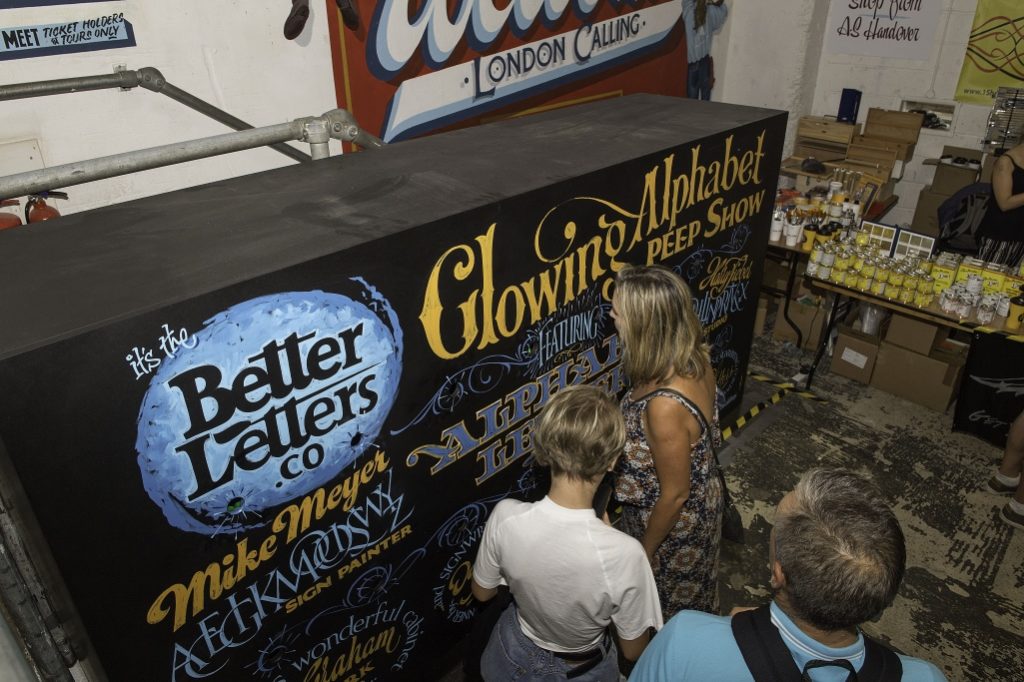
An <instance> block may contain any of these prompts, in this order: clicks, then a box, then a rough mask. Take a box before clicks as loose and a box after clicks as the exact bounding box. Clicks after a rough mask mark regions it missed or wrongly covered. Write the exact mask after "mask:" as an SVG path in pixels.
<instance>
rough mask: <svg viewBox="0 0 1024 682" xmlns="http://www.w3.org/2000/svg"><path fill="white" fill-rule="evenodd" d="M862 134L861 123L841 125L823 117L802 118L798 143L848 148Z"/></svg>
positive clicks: (799, 124) (797, 136) (798, 132)
mask: <svg viewBox="0 0 1024 682" xmlns="http://www.w3.org/2000/svg"><path fill="white" fill-rule="evenodd" d="M858 133H860V124H859V123H840V122H839V121H836V120H835V119H830V118H825V117H823V116H801V117H800V120H799V121H798V122H797V126H796V139H797V141H798V142H810V141H812V140H813V141H816V142H826V143H831V144H833V145H841V146H844V147H845V146H846V145H849V144H850V140H852V139H853V136H854V135H857V134H858Z"/></svg>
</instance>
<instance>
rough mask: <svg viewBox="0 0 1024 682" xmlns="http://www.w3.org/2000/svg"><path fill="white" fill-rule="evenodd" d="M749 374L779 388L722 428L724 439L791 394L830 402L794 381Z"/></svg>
mask: <svg viewBox="0 0 1024 682" xmlns="http://www.w3.org/2000/svg"><path fill="white" fill-rule="evenodd" d="M748 376H749V377H750V378H751V379H755V380H757V381H760V382H762V383H766V384H769V385H771V386H774V387H775V388H777V389H779V390H777V391H775V393H773V394H772V395H771V396H769V397H768V399H767V400H763V401H761V402H759V403H757V404H755V405H754V406H753V407H751V408H750V409H749V410H747V411H746V413H745V414H742V415H740V416H739V417H737V418H736V421H735V422H733V424H732V425H731V426H728V427H726V428H724V429H722V440H729V438H731V437H732V436H734V435H735V434H736V433H737V432H739V431H740V430H741V429H742V428H743V427H744V426H746V425H747V424H749V423H750V422H751V421H752V420H753V419H754V417H756V416H757V415H759V414H761V413H762V412H764V411H765V410H767V409H768V408H769V407H771V406H772V405H777V404H778V403H779V402H780V401H781V400H782V399H783V398H785V397H786V396H787V395H789V394H792V395H798V396H800V397H801V398H805V399H807V400H816V401H819V402H828V401H827V400H825V398H822V397H820V396H818V395H816V394H814V393H812V392H810V391H804V390H801V389H798V388H797V387H796V384H794V383H793V382H792V381H779V380H777V379H775V377H770V376H768V375H767V374H757V373H755V372H750V373H749V374H748Z"/></svg>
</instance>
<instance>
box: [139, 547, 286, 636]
mask: <svg viewBox="0 0 1024 682" xmlns="http://www.w3.org/2000/svg"><path fill="white" fill-rule="evenodd" d="M276 551H277V537H276V536H274V535H271V536H270V537H268V538H266V539H265V540H264V541H263V544H261V545H260V548H259V550H255V549H249V539H248V538H244V539H242V541H241V542H239V543H238V545H237V547H236V548H235V552H233V553H231V554H227V555H225V556H224V558H223V559H221V560H220V561H219V562H217V561H214V562H212V563H211V564H210V565H209V566H207V567H206V570H203V571H196V572H195V574H193V576H192V579H191V580H190V581H189V583H188V586H185V585H183V584H181V583H176V584H174V585H171V586H170V587H168V588H167V589H166V590H164V591H163V592H161V593H160V596H159V597H157V598H156V600H155V601H154V602H153V604H152V605H151V606H150V607H149V612H148V613H147V614H146V622H147V623H149V624H150V625H156V624H157V623H159V622H160V621H162V620H163V619H164V618H166V617H167V614H168V613H170V612H171V611H172V610H173V611H174V619H173V621H172V622H173V626H174V630H175V631H177V630H178V628H180V627H181V626H182V625H184V624H185V618H186V614H187V613H188V610H189V608H188V607H189V604H190V603H191V605H192V610H191V615H192V616H195V615H196V614H197V613H199V612H200V611H202V610H203V609H204V608H206V596H207V594H209V597H210V599H211V600H212V599H217V598H218V597H220V595H221V593H222V592H223V591H224V590H230V589H231V588H232V587H234V586H235V585H236V584H237V583H238V582H239V581H241V580H242V578H244V577H245V576H246V575H247V574H248V573H249V572H250V571H254V570H256V568H258V567H259V565H260V564H261V563H263V562H264V561H266V560H267V559H269V558H271V557H272V556H274V553H275V552H276ZM236 558H237V560H236ZM232 564H234V565H232ZM222 566H223V567H222ZM169 597H173V601H172V606H171V607H170V608H168V607H167V606H166V604H165V602H167V600H168V598H169Z"/></svg>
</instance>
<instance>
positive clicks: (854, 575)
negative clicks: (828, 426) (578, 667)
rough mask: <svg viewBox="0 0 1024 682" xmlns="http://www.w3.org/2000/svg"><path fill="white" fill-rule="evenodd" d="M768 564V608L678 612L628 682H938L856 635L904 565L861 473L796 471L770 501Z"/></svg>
mask: <svg viewBox="0 0 1024 682" xmlns="http://www.w3.org/2000/svg"><path fill="white" fill-rule="evenodd" d="M768 562H769V568H770V570H771V579H770V584H771V587H772V592H773V599H772V602H771V604H770V605H767V606H762V607H760V608H754V609H736V610H735V611H734V615H733V617H732V618H728V617H724V616H712V615H709V614H706V613H700V612H697V611H683V612H681V613H679V614H678V615H677V616H676V617H675V618H673V619H672V620H671V621H669V622H668V623H667V624H666V625H665V627H664V629H662V631H661V632H660V633H659V634H658V635H657V637H655V638H654V640H653V641H652V642H651V644H650V645H649V646H648V647H647V650H646V651H645V652H644V654H643V656H642V657H641V658H640V660H639V661H638V662H637V665H636V668H635V669H634V670H633V674H632V675H631V676H630V678H629V679H630V682H654V681H657V680H701V681H703V680H729V681H730V682H731V681H734V680H735V681H737V682H742V681H748V680H754V681H755V682H761V680H773V681H774V680H779V681H782V682H784V681H787V680H813V681H814V682H826V681H827V682H832V681H833V680H836V681H838V680H859V681H860V682H869V681H874V680H880V681H881V680H890V679H892V680H899V679H903V680H910V681H918V680H926V681H936V680H945V679H946V678H945V676H944V675H943V674H942V673H941V672H939V670H938V669H937V668H936V667H935V666H934V665H932V664H931V663H928V662H926V661H922V660H920V659H917V658H911V657H909V656H902V655H896V654H895V653H894V652H893V651H892V650H890V649H888V648H886V647H884V646H882V645H881V644H879V643H877V642H875V641H873V640H871V639H869V638H867V637H865V636H864V635H863V633H861V632H860V629H859V625H860V624H862V623H864V622H865V621H868V620H871V619H874V618H877V617H878V616H880V615H881V614H882V612H883V611H884V610H885V609H886V608H887V607H888V606H889V605H890V604H891V603H892V601H893V599H894V598H895V597H896V592H897V590H898V589H899V585H900V581H901V580H902V579H903V571H904V567H905V565H906V545H905V542H904V539H903V532H902V530H901V529H900V525H899V522H898V521H897V520H896V517H895V516H894V515H893V513H892V510H891V509H889V507H888V505H886V503H885V501H884V500H883V499H882V496H881V494H880V493H879V492H878V490H877V489H876V488H875V487H874V486H873V485H871V484H870V483H868V481H866V480H865V479H864V478H862V477H860V476H858V475H857V474H854V473H852V472H850V471H845V470H843V469H814V470H812V471H809V472H807V473H806V474H804V476H803V477H801V479H800V481H799V483H797V486H796V489H795V490H793V491H792V492H790V493H788V494H787V495H786V496H785V497H783V498H782V501H781V502H779V506H778V508H777V510H776V515H775V527H774V528H773V529H772V533H771V538H770V540H769V547H768Z"/></svg>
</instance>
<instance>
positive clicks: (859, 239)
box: [853, 230, 871, 246]
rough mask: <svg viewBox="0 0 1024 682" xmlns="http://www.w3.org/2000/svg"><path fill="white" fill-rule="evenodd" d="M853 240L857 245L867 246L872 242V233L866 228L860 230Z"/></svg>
mask: <svg viewBox="0 0 1024 682" xmlns="http://www.w3.org/2000/svg"><path fill="white" fill-rule="evenodd" d="M853 241H854V243H855V244H856V245H857V246H867V245H868V244H870V243H871V235H870V234H868V232H867V231H866V230H858V231H857V232H856V234H855V235H854V237H853Z"/></svg>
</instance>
